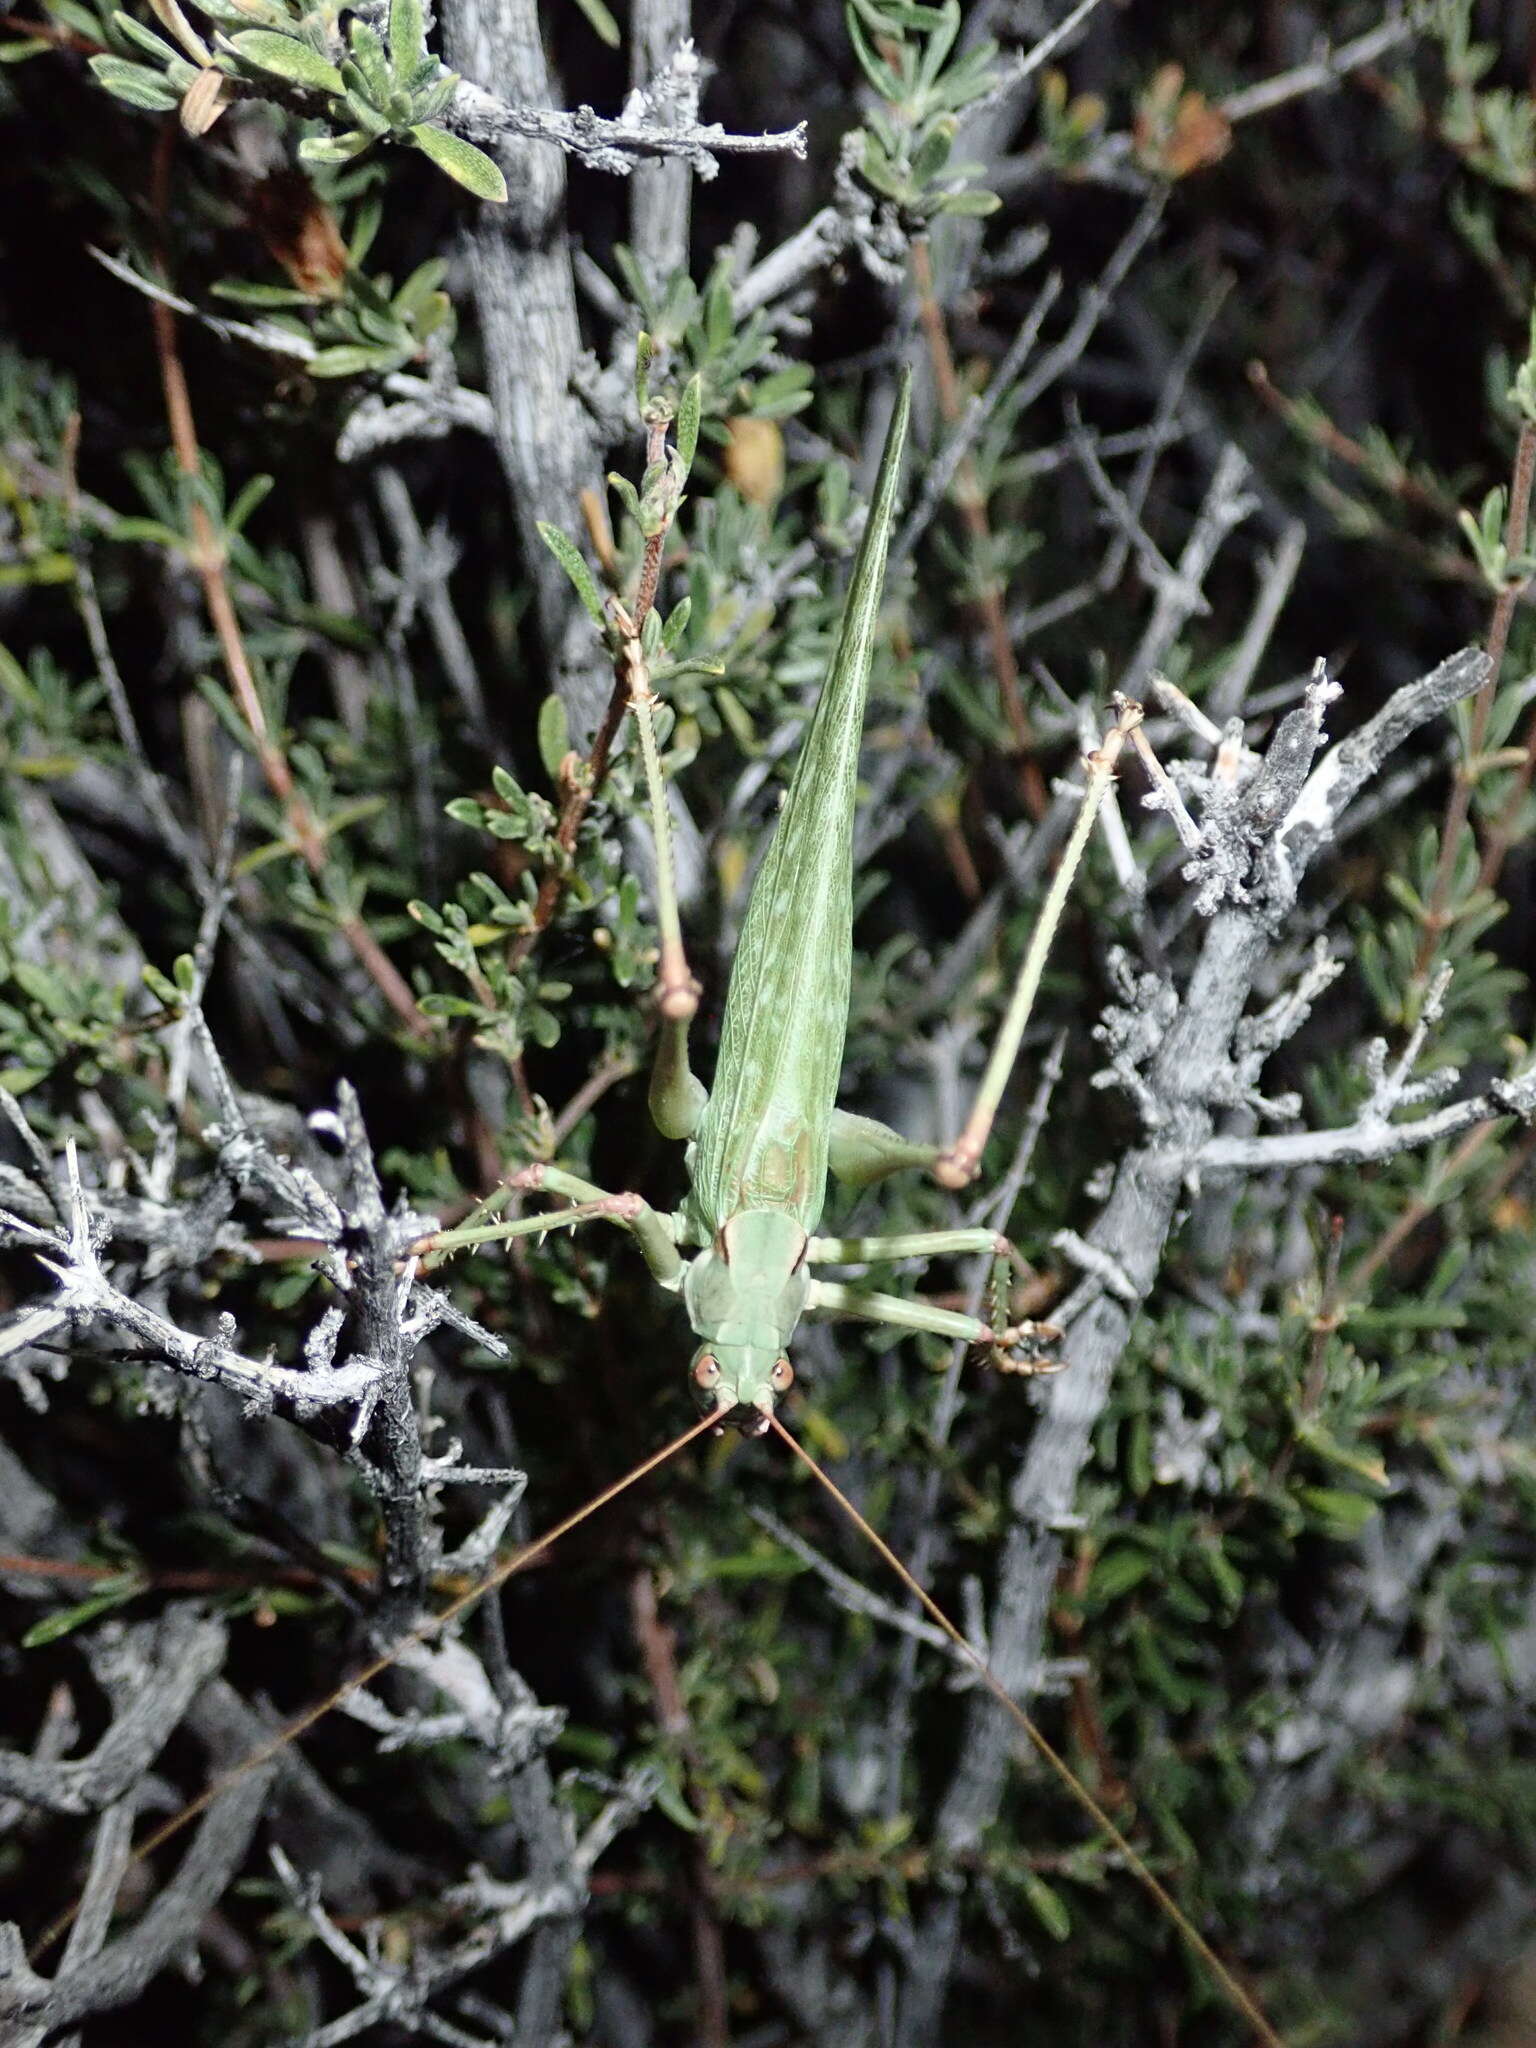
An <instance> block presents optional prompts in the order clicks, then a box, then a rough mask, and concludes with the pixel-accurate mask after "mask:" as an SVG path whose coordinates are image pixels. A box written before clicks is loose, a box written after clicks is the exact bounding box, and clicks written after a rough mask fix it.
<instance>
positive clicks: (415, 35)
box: [389, 0, 427, 84]
mask: <svg viewBox="0 0 1536 2048" xmlns="http://www.w3.org/2000/svg"><path fill="white" fill-rule="evenodd" d="M426 39H427V35H426V24H425V22H424V20H423V18H422V11H421V0H389V61H390V65H391V67H392V68H393V70H394V74H395V77H396V79H397V80H398V81H399V82H400V83H402V84H403V83H404V81H405V80H406V79H407V78H408V77H409V76H410V74H411V73H412V72H413V71H414V70H415V68H416V66H417V64H418V63H419V62H420V61H421V53H422V49H423V47H424V46H425V43H426Z"/></svg>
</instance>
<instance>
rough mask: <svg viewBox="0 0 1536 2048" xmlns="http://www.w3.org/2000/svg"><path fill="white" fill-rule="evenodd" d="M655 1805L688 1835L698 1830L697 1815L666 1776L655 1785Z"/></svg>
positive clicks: (694, 1833)
mask: <svg viewBox="0 0 1536 2048" xmlns="http://www.w3.org/2000/svg"><path fill="white" fill-rule="evenodd" d="M656 1805H657V1807H658V1809H659V1810H660V1811H661V1812H662V1813H664V1814H665V1815H666V1816H667V1819H668V1820H669V1821H671V1822H672V1824H673V1826H674V1827H679V1828H682V1829H683V1830H684V1832H685V1833H687V1834H690V1835H696V1834H697V1833H698V1832H699V1822H698V1817H697V1815H696V1814H695V1813H694V1811H693V1809H692V1807H691V1806H689V1804H688V1802H687V1800H686V1799H684V1797H683V1795H682V1793H681V1792H679V1791H678V1789H677V1787H676V1786H675V1785H673V1784H671V1783H670V1782H669V1781H668V1780H667V1779H666V1778H663V1779H662V1780H661V1783H660V1784H659V1785H658V1786H657V1787H656Z"/></svg>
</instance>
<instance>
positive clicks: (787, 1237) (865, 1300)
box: [432, 377, 1140, 1435]
mask: <svg viewBox="0 0 1536 2048" xmlns="http://www.w3.org/2000/svg"><path fill="white" fill-rule="evenodd" d="M909 384H910V380H909V379H908V378H907V377H903V379H902V382H901V386H900V390H899V393H898V396H897V400H896V405H895V409H894V411H893V413H892V417H891V423H890V428H889V431H888V433H887V435H886V441H885V450H884V454H883V456H882V459H881V464H880V471H879V475H878V478H877V480H876V484H875V490H874V496H873V498H872V500H871V503H870V507H869V515H868V519H867V522H866V524H865V528H864V534H863V538H862V540H861V542H860V545H859V549H858V553H857V557H856V559H855V562H854V566H853V573H852V577H851V580H850V583H849V588H848V595H847V599H846V602H845V605H844V609H843V615H842V623H841V626H840V629H839V631H838V634H837V637H836V641H835V643H834V647H833V652H832V657H831V661H830V664H829V666H828V670H827V676H826V681H825V683H824V685H823V687H822V691H821V694H820V697H819V698H818V700H817V704H816V708H815V711H814V713H813V715H812V718H811V722H810V726H809V729H808V731H807V733H806V737H805V740H804V743H803V745H802V747H801V750H800V754H799V757H798V759H797V761H796V763H795V768H794V772H793V775H792V777H791V780H790V785H789V789H788V792H787V794H786V796H785V799H784V805H783V810H782V812H781V815H780V817H779V820H778V823H777V826H776V828H775V831H774V834H773V839H772V842H771V844H770V846H769V849H768V852H767V855H766V857H765V858H764V860H763V863H762V867H761V869H760V871H759V873H758V876H757V878H756V881H755V883H754V885H753V888H752V892H751V897H750V900H749V903H748V906H747V912H746V916H745V919H744V921H743V924H742V928H741V935H740V938H739V941H738V944H737V949H736V957H735V960H734V963H733V966H732V969H731V977H730V986H729V990H728V993H727V996H726V1002H725V1012H724V1017H723V1021H722V1025H721V1034H720V1051H719V1057H718V1060H717V1063H716V1067H715V1076H714V1083H713V1086H712V1087H711V1088H710V1089H709V1090H708V1091H707V1092H706V1090H705V1088H704V1086H703V1084H702V1083H701V1082H700V1081H699V1080H698V1078H697V1076H696V1075H695V1074H694V1073H693V1070H692V1068H691V1066H690V1064H689V1056H688V1028H689V1023H690V1021H691V1018H692V1016H693V1013H694V1010H695V1008H696V1000H695V997H694V994H693V984H692V982H691V979H690V977H689V976H688V974H687V969H686V963H685V962H684V961H683V960H682V954H681V946H680V942H677V941H674V942H673V943H672V944H671V945H670V946H669V945H668V943H667V935H668V934H669V933H672V932H675V930H676V926H677V910H676V902H675V897H674V895H673V890H672V879H671V861H670V858H667V857H663V858H660V859H658V863H657V867H658V887H659V892H660V894H661V895H662V898H663V901H662V903H661V905H660V912H661V923H662V930H663V935H664V937H663V954H662V961H663V965H662V974H661V984H660V990H659V995H660V1001H659V1005H658V1007H659V1009H660V1011H661V1024H660V1035H659V1039H658V1048H657V1054H656V1062H655V1068H654V1072H653V1075H652V1079H651V1087H650V1106H651V1112H652V1115H653V1118H654V1120H655V1122H656V1125H657V1127H658V1129H659V1130H660V1131H661V1132H662V1133H663V1135H664V1136H667V1137H670V1138H674V1139H685V1140H687V1141H689V1151H688V1178H689V1186H688V1192H687V1195H686V1197H685V1199H684V1202H683V1206H682V1208H681V1210H680V1211H678V1212H677V1213H676V1214H675V1215H664V1214H661V1213H660V1212H658V1211H657V1210H655V1209H653V1208H651V1206H650V1205H649V1203H647V1202H645V1201H644V1200H642V1198H641V1197H640V1196H638V1195H635V1194H628V1193H627V1194H616V1195H611V1194H607V1193H605V1192H604V1190H602V1189H601V1188H598V1187H595V1186H593V1185H592V1184H591V1183H589V1182H587V1181H585V1180H582V1179H579V1178H578V1177H577V1176H575V1175H573V1174H570V1173H567V1172H565V1171H564V1170H562V1169H560V1168H559V1167H555V1166H550V1165H546V1164H538V1165H535V1166H533V1167H530V1168H528V1169H526V1170H525V1171H524V1172H523V1173H521V1174H519V1175H517V1176H516V1177H515V1179H514V1182H513V1185H514V1186H515V1187H517V1188H519V1189H520V1190H524V1191H529V1190H534V1189H544V1190H547V1191H548V1192H550V1193H552V1194H556V1195H561V1196H564V1197H566V1198H568V1199H569V1200H570V1201H571V1202H572V1203H573V1204H574V1206H573V1207H571V1208H568V1209H566V1210H563V1211H556V1212H554V1213H553V1214H550V1213H548V1212H545V1213H541V1214H538V1215H534V1216H525V1217H520V1218H518V1219H516V1220H515V1221H511V1222H506V1223H501V1224H497V1225H491V1226H489V1227H486V1228H475V1227H474V1226H473V1225H471V1226H470V1227H469V1228H468V1229H467V1230H462V1231H448V1232H444V1233H443V1234H441V1236H439V1237H438V1238H437V1239H435V1240H434V1241H433V1245H432V1249H433V1252H434V1253H435V1254H440V1253H442V1252H444V1251H448V1250H452V1249H454V1248H455V1247H457V1246H458V1245H461V1244H467V1243H471V1242H483V1241H485V1240H487V1239H491V1238H497V1237H505V1238H510V1237H514V1236H518V1235H522V1234H529V1233H539V1232H544V1231H547V1230H549V1229H552V1228H556V1227H559V1226H561V1225H566V1224H571V1225H574V1224H577V1223H580V1222H585V1221H588V1220H591V1219H594V1218H597V1217H600V1216H606V1217H607V1218H609V1219H610V1220H612V1221H614V1222H617V1223H621V1224H623V1225H625V1226H626V1227H627V1228H628V1229H630V1230H631V1231H632V1232H633V1233H634V1235H635V1237H636V1238H637V1240H638V1242H639V1245H640V1248H641V1250H642V1251H643V1253H644V1255H645V1258H646V1261H647V1263H648V1265H649V1266H650V1269H651V1272H652V1273H653V1275H654V1276H655V1278H656V1279H657V1280H658V1281H659V1283H660V1284H661V1285H662V1286H663V1287H665V1288H667V1289H669V1290H671V1291H673V1292H676V1293H679V1294H680V1295H681V1298H682V1301H683V1305H684V1307H685V1308H686V1310H687V1313H688V1317H689V1320H690V1322H691V1324H692V1326H693V1330H694V1333H695V1335H696V1336H697V1338H698V1339H699V1343H698V1348H697V1349H696V1350H695V1352H694V1354H693V1359H692V1363H691V1366H690V1373H691V1379H692V1385H693V1390H694V1394H695V1397H696V1399H697V1401H698V1403H699V1406H700V1408H701V1409H702V1411H703V1412H704V1413H705V1414H710V1415H713V1416H715V1418H716V1419H717V1420H718V1421H719V1422H720V1423H721V1425H722V1426H724V1425H725V1424H727V1423H729V1424H731V1425H732V1426H733V1427H735V1428H738V1429H741V1430H743V1431H744V1432H746V1433H748V1434H751V1435H760V1434H762V1432H763V1431H765V1430H766V1429H767V1428H768V1425H769V1421H770V1418H771V1417H772V1415H773V1413H774V1410H775V1407H776V1404H777V1401H778V1397H779V1396H780V1395H781V1394H782V1393H784V1392H785V1391H786V1390H787V1389H788V1387H789V1386H790V1384H791V1383H792V1381H793V1379H794V1369H793V1367H792V1366H791V1364H790V1360H789V1356H788V1346H789V1343H790V1339H791V1338H792V1336H793V1334H794V1331H795V1327H796V1325H797V1323H798V1322H799V1320H800V1318H801V1316H802V1315H803V1314H805V1313H806V1312H807V1311H810V1312H812V1313H821V1314H827V1315H834V1316H839V1315H840V1316H850V1317H859V1318H864V1319H867V1320H871V1321H874V1322H879V1323H886V1324H890V1325H893V1326H895V1327H896V1328H900V1329H911V1330H926V1331H930V1332H933V1333H935V1334H937V1335H940V1336H946V1337H950V1338H954V1339H960V1340H961V1341H963V1342H965V1343H968V1344H973V1345H975V1346H977V1347H979V1348H983V1349H985V1350H986V1351H987V1352H988V1353H989V1355H990V1356H991V1358H992V1361H993V1363H994V1364H996V1365H997V1366H999V1367H1000V1368H1002V1369H1003V1370H1005V1371H1015V1372H1038V1371H1048V1370H1050V1369H1051V1362H1050V1360H1049V1357H1048V1355H1047V1354H1046V1353H1044V1352H1043V1351H1042V1349H1041V1343H1040V1340H1041V1339H1042V1337H1045V1336H1048V1335H1049V1334H1050V1333H1049V1331H1048V1329H1047V1328H1046V1327H1045V1326H1039V1325H1035V1324H1033V1323H1011V1322H1009V1320H1008V1316H1007V1308H1006V1304H1007V1299H1008V1281H1009V1274H1010V1266H1011V1261H1012V1259H1013V1257H1014V1254H1013V1249H1012V1247H1011V1245H1010V1244H1009V1243H1008V1241H1007V1239H1006V1238H1005V1237H1002V1236H1000V1235H998V1234H997V1233H996V1232H993V1231H990V1230H985V1229H981V1228H964V1227H962V1228H955V1229H948V1230H931V1231H920V1232H912V1233H906V1234H903V1235H893V1236H885V1237H880V1236H862V1237H857V1238H847V1237H818V1236H816V1235H815V1234H814V1233H815V1231H816V1227H817V1225H818V1223H819V1222H820V1220H821V1213H822V1208H823V1206H824V1203H825V1200H826V1188H827V1177H828V1174H829V1172H830V1173H831V1174H832V1175H833V1176H834V1177H835V1178H836V1179H838V1180H839V1181H841V1182H844V1183H846V1184H848V1185H850V1186H853V1187H865V1186H868V1185H870V1184H872V1183H874V1182H876V1181H878V1180H881V1179H883V1178H885V1176H887V1175H888V1174H891V1173H895V1172H898V1171H900V1170H901V1169H903V1168H910V1167H926V1168H928V1169H929V1170H930V1171H932V1172H933V1174H934V1175H935V1177H936V1178H937V1179H938V1180H939V1181H940V1182H941V1183H942V1184H943V1185H945V1186H948V1187H952V1188H954V1187H963V1186H964V1185H966V1183H967V1182H969V1181H970V1179H971V1178H972V1177H973V1175H974V1174H975V1172H976V1170H977V1167H978V1165H979V1163H980V1158H981V1152H982V1147H983V1145H984V1144H985V1142H986V1137H987V1133H988V1131H989V1130H990V1127H991V1123H992V1120H993V1117H994V1116H995V1114H996V1112H997V1108H998V1104H999V1101H1000V1100H1001V1096H1002V1092H1003V1089H1004V1086H1005V1085H1006V1082H1007V1079H1008V1075H1009V1072H1010V1070H1011V1068H1012V1066H1013V1063H1014V1060H1015V1057H1016V1055H1017V1052H1018V1048H1019V1045H1020V1042H1021V1040H1022V1036H1023V1031H1024V1026H1025V1024H1026V1022H1027V1019H1028V1013H1029V1006H1030V1003H1031V1001H1032V999H1033V996H1034V993H1035V990H1036V988H1037V986H1038V983H1039V978H1040V972H1041V968H1042V966H1043V964H1044V959H1045V953H1046V950H1047V948H1048V947H1049V944H1050V940H1051V937H1052V934H1053V932H1054V929H1055V926H1056V923H1057V921H1058V919H1059V917H1060V914H1061V909H1062V905H1063V902H1064V900H1065V897H1066V892H1067V890H1068V888H1069V886H1070V884H1071V880H1072V875H1073V873H1074V871H1075V869H1076V867H1077V864H1078V861H1079V860H1080V859H1081V856H1082V853H1083V849H1084V847H1085V845H1086V843H1087V839H1088V835H1089V833H1090V832H1091V830H1092V826H1093V820H1094V817H1095V814H1096V813H1097V811H1098V808H1099V806H1100V803H1101V802H1102V799H1103V796H1104V794H1105V792H1106V790H1107V789H1108V787H1109V783H1110V781H1111V778H1112V776H1113V773H1114V768H1115V763H1116V760H1117V758H1118V756H1119V753H1120V751H1121V748H1122V747H1123V745H1124V743H1125V740H1126V739H1127V737H1128V736H1129V735H1130V733H1131V732H1132V731H1133V730H1134V729H1135V727H1136V725H1137V723H1138V721H1139V719H1140V711H1139V709H1138V707H1136V706H1135V705H1131V704H1122V705H1121V706H1120V709H1119V715H1118V717H1117V718H1116V721H1115V723H1114V725H1113V726H1112V727H1111V728H1110V731H1109V732H1108V734H1107V735H1106V737H1105V739H1104V742H1103V744H1102V745H1101V747H1100V748H1099V749H1098V750H1097V752H1096V753H1095V754H1094V755H1093V756H1092V757H1091V758H1090V760H1089V763H1088V769H1087V786H1086V789H1085V792H1084V796H1083V800H1082V804H1081V807H1080V810H1079V813H1078V817H1077V821H1076V825H1075V827H1074V829H1073V832H1072V834H1071V837H1070V839H1069V840H1068V843H1067V846H1066V849H1065V851H1064V853H1063V856H1062V859H1061V862H1060V864H1059V866H1058V869H1057V872H1056V875H1055V877H1054V879H1053V882H1052V885H1051V888H1050V890H1049V891H1048V893H1047V896H1046V900H1045V903H1044V905H1043V906H1042V909H1041V913H1040V917H1039V919H1038V921H1037V923H1036V926H1035V930H1034V934H1033V936H1032V939H1031V942H1030V945H1029V948H1028V950H1027V952H1026V955H1025V958H1024V962H1023V965H1022V967H1021V969H1020V972H1019V977H1018V981H1017V985H1016V987H1015V990H1014V996H1013V1000H1012V1002H1011V1004H1010V1006H1009V1010H1008V1013H1007V1015H1006V1017H1005V1019H1004V1023H1003V1026H1002V1029H1001V1031H1000V1033H999V1036H998V1041H997V1044H996V1046H995V1048H994V1051H993V1055H992V1059H991V1061H990V1063H989V1065H988V1068H987V1071H986V1074H985V1076H984V1078H983V1080H982V1083H981V1086H980V1088H979V1090H978V1094H977V1099H976V1105H975V1108H974V1110H973V1112H972V1115H971V1118H970V1120H969V1122H968V1123H967V1125H966V1128H965V1130H964V1131H963V1132H962V1134H961V1135H960V1137H959V1138H958V1139H957V1140H956V1141H955V1143H954V1144H952V1145H950V1146H948V1147H943V1146H939V1145H934V1144H918V1143H914V1142H910V1141H908V1140H907V1139H905V1138H903V1137H901V1136H900V1134H899V1133H898V1132H896V1131H894V1130H891V1129H889V1128H888V1127H887V1126H886V1125H884V1124H881V1123H878V1122H876V1121H874V1120H873V1119H872V1118H868V1117H862V1116H854V1115H851V1114H849V1113H848V1112H846V1111H844V1110H840V1109H838V1108H837V1106H836V1094H837V1086H838V1078H839V1073H840V1070H841V1067H842V1059H843V1048H844V1040H845V1036H846V1031H847V1017H848V1001H849V984H850V977H851V969H852V947H853V939H852V923H853V835H854V813H855V801H856V795H857V786H858V770H859V754H860V747H861V743H862V739H863V731H864V713H865V702H866V698H867V695H868V685H869V670H870V658H871V653H872V650H873V645H874V637H875V631H876V626H877V623H878V618H879V612H880V604H881V597H882V593H883V588H884V581H885V562H886V551H887V545H888V542H889V538H890V532H891V524H892V518H893V514H894V511H895V505H896V497H897V490H898V486H899V482H900V476H901V465H902V456H903V452H904V449H905V443H906V434H907V423H908V417H909V412H910V389H909ZM615 611H616V614H617V618H618V621H619V629H620V632H621V633H622V635H623V644H622V650H621V651H622V656H623V658H624V659H625V661H626V663H627V668H628V674H629V678H630V703H631V706H632V707H633V709H634V710H635V713H636V716H637V721H638V722H639V724H640V728H641V737H642V755H643V759H644V763H645V771H646V775H647V779H648V781H649V782H650V785H651V788H650V796H651V813H652V818H653V820H654V822H655V824H656V828H657V834H658V839H659V840H660V841H662V842H663V845H664V842H665V837H666V832H667V822H666V821H667V810H666V802H665V796H664V793H663V791H662V790H661V788H660V786H659V767H658V764H657V756H656V748H655V746H654V742H653V740H652V738H651V717H652V713H653V710H654V705H655V701H656V700H655V697H654V694H653V693H652V691H651V688H650V680H649V675H648V673H647V667H646V654H645V648H644V644H643V635H642V633H641V631H640V630H639V628H638V624H637V622H636V621H635V620H634V619H632V618H631V617H630V616H629V615H628V614H627V613H625V612H623V611H622V610H621V609H619V608H617V607H615ZM967 1253H969V1254H976V1253H982V1254H988V1255H990V1256H991V1258H992V1261H993V1275H992V1286H991V1289H990V1300H989V1308H990V1314H989V1317H988V1319H987V1320H986V1321H983V1320H982V1319H981V1318H979V1317H977V1316H972V1315H967V1314H964V1313H961V1312H960V1311H957V1310H954V1309H949V1308H943V1307H939V1306H936V1305H934V1304H931V1303H927V1302H923V1301H915V1300H911V1299H907V1298H904V1297H900V1296H896V1295H890V1294H883V1293H879V1292H876V1291H873V1290H871V1289H869V1288H867V1287H864V1286H862V1285H854V1284H850V1283H848V1282H846V1281H835V1280H822V1279H817V1278H816V1277H815V1272H816V1268H817V1267H818V1266H828V1265H831V1266H848V1265H869V1264H878V1263H882V1262H885V1263H890V1262H893V1261H897V1260H902V1259H909V1258H915V1257H934V1256H939V1255H942V1254H967Z"/></svg>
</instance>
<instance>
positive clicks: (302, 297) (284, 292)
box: [209, 277, 315, 307]
mask: <svg viewBox="0 0 1536 2048" xmlns="http://www.w3.org/2000/svg"><path fill="white" fill-rule="evenodd" d="M209 289H210V290H211V291H212V293H213V296H214V297H215V298H216V299H233V300H234V302H235V304H236V305H237V306H266V307H275V306H312V305H313V304H314V303H315V302H314V300H313V298H312V297H311V296H310V294H309V293H308V292H300V291H295V290H294V288H293V286H292V285H287V284H247V283H245V281H244V280H243V279H241V278H238V277H224V278H220V280H219V282H218V283H217V284H215V285H211V286H210V287H209Z"/></svg>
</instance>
